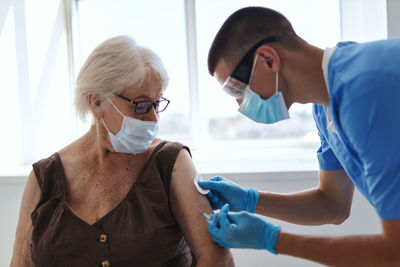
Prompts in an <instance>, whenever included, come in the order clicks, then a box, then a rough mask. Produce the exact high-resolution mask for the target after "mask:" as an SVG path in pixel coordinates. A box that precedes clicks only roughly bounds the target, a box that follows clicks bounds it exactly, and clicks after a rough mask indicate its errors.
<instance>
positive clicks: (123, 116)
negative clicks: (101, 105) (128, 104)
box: [101, 96, 125, 133]
mask: <svg viewBox="0 0 400 267" xmlns="http://www.w3.org/2000/svg"><path fill="white" fill-rule="evenodd" d="M107 100H108V101H110V103H111V105H112V106H113V107H114V108H115V110H116V111H118V113H119V114H121V116H122V118H125V115H124V114H122V112H121V111H119V109H118V108H117V107H116V106H115V104H114V103H113V102H112V101H111V99H110V98H109V97H108V96H107ZM101 122H102V123H103V125H104V127H106V129H107V131H108V132H109V133H111V131H110V129H108V127H107V125H106V123H105V122H104V120H103V118H101Z"/></svg>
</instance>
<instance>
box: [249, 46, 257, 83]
mask: <svg viewBox="0 0 400 267" xmlns="http://www.w3.org/2000/svg"><path fill="white" fill-rule="evenodd" d="M257 59H258V55H257V54H256V57H255V58H254V62H253V66H252V67H251V74H250V78H249V84H248V86H249V87H250V84H251V78H253V74H254V68H255V67H256V64H257Z"/></svg>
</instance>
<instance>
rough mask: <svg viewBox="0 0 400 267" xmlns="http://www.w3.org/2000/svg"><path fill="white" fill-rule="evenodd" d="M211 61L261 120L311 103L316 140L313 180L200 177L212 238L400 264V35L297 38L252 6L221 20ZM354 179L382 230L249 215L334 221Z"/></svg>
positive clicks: (324, 259)
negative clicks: (279, 183) (294, 183)
mask: <svg viewBox="0 0 400 267" xmlns="http://www.w3.org/2000/svg"><path fill="white" fill-rule="evenodd" d="M208 68H209V72H210V74H211V75H213V76H215V77H216V78H217V80H218V81H219V82H220V83H221V84H222V87H223V89H224V90H225V91H226V92H227V93H228V94H229V95H231V96H232V97H234V98H236V100H237V102H238V104H239V110H238V111H239V112H240V113H242V114H244V115H245V116H247V117H248V118H250V119H252V120H254V121H256V122H259V123H267V124H268V123H274V122H277V121H281V120H285V119H288V118H289V115H288V108H290V106H291V105H292V104H293V103H295V102H298V103H314V106H313V116H314V120H315V123H316V125H317V128H318V133H319V136H320V139H321V147H320V148H319V150H318V152H317V157H318V161H319V167H320V171H319V185H318V187H317V188H314V189H310V190H307V191H302V192H297V193H292V194H277V193H270V192H259V191H257V190H255V189H251V188H243V187H241V186H239V185H237V184H235V183H233V182H231V181H229V180H227V179H224V178H222V177H214V178H211V179H210V180H209V181H204V182H200V185H201V186H202V187H203V188H204V189H211V192H210V193H209V194H208V198H209V201H210V202H211V204H212V205H213V208H214V209H221V212H220V213H218V214H215V215H212V216H209V217H210V218H209V219H208V227H209V229H208V230H209V233H210V234H211V235H212V237H213V240H214V241H215V242H217V243H218V244H220V245H221V246H223V247H225V248H254V249H266V250H268V251H269V252H271V253H274V254H286V255H291V256H295V257H301V258H304V259H308V260H312V261H316V262H319V263H322V264H324V265H333V266H400V39H397V38H393V39H388V40H381V41H374V42H369V43H354V42H341V43H338V44H337V45H336V46H334V47H331V48H328V49H326V50H321V49H319V48H317V47H315V46H313V45H310V44H308V43H307V42H305V41H304V40H302V39H301V38H300V37H299V36H297V35H296V33H295V32H294V30H293V28H292V26H291V24H290V22H289V21H288V20H287V19H286V18H285V17H284V16H283V15H282V14H280V13H278V12H276V11H274V10H271V9H267V8H261V7H249V8H244V9H241V10H239V11H237V12H235V13H234V14H232V15H231V16H230V17H229V18H228V19H227V20H226V22H225V23H224V24H223V25H222V27H221V29H220V30H219V32H218V33H217V35H216V37H215V39H214V41H213V43H212V46H211V49H210V51H209V57H208ZM354 186H356V187H357V188H358V190H359V191H360V192H361V193H362V194H363V195H364V197H365V198H366V199H368V201H369V202H370V204H371V205H372V206H373V207H374V208H375V210H376V212H377V214H378V216H379V217H380V219H381V222H382V234H376V235H359V236H343V237H328V236H326V237H324V236H319V237H315V236H307V235H302V234H293V233H289V232H286V231H284V229H282V230H281V228H280V227H279V226H276V225H272V224H271V223H269V222H267V221H265V220H262V219H261V218H260V217H258V216H256V215H254V214H253V213H258V214H261V215H265V216H268V217H273V218H277V219H280V220H284V221H287V222H290V223H296V224H302V225H321V224H340V223H342V222H343V221H345V220H346V218H347V217H348V216H349V214H350V208H351V203H352V199H353V192H354ZM228 211H234V212H233V213H229V214H228Z"/></svg>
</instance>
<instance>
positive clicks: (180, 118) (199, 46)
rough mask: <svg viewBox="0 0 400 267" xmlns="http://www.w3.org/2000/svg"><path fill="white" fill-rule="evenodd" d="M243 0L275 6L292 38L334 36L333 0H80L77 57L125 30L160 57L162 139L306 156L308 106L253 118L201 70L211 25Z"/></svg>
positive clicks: (310, 137)
mask: <svg viewBox="0 0 400 267" xmlns="http://www.w3.org/2000/svg"><path fill="white" fill-rule="evenodd" d="M251 5H260V6H265V7H270V8H273V9H276V10H278V11H280V12H282V13H283V14H284V15H286V16H287V17H288V18H289V20H291V21H292V22H293V26H294V28H295V30H296V31H297V33H298V34H299V35H300V36H302V37H303V38H305V39H306V40H308V41H310V42H311V43H313V44H316V45H317V46H319V47H321V48H325V47H327V46H332V45H334V44H335V43H336V42H337V41H338V40H340V36H341V32H340V9H339V1H337V0H329V1H318V0H308V1H296V0H286V1H282V0H270V1H242V0H219V1H214V0H201V1H193V0H190V1H183V0H171V1H163V0H151V1H127V0H114V1H112V3H111V1H107V0H80V1H77V10H78V17H79V37H78V40H79V41H78V44H79V45H78V46H79V47H80V49H81V55H82V57H81V59H82V61H83V60H84V59H86V57H87V56H88V54H89V53H90V52H91V50H92V49H93V48H94V47H95V46H96V45H98V44H99V43H100V42H102V41H103V40H105V39H107V38H110V37H112V36H115V35H121V34H127V35H131V36H132V37H133V38H135V39H136V40H137V41H138V42H139V43H140V44H142V45H145V46H148V47H149V48H151V49H153V50H154V51H155V52H156V53H157V54H158V55H160V57H161V58H162V60H163V62H164V64H165V66H166V68H167V71H168V72H169V75H170V86H169V88H168V90H167V91H166V96H167V97H168V98H169V99H171V104H170V107H169V108H168V110H166V112H165V113H163V114H161V120H160V123H161V125H160V135H161V137H163V138H166V139H170V140H171V139H172V140H178V141H181V142H184V143H185V144H188V145H190V146H191V148H192V149H195V150H201V149H199V148H202V150H203V152H204V151H205V152H204V154H205V155H207V154H209V153H210V151H212V150H219V149H227V148H230V147H239V148H240V147H241V148H242V149H247V148H249V147H252V148H255V147H264V148H265V147H270V148H271V147H282V146H286V147H287V146H288V144H289V146H303V147H304V146H306V147H308V148H311V149H312V151H313V152H312V153H313V155H314V151H315V149H316V146H317V144H318V137H317V134H316V128H315V124H314V122H313V120H312V114H311V105H296V104H295V105H293V106H292V108H291V109H290V116H291V120H290V121H283V122H279V123H276V124H273V125H262V124H256V123H254V122H252V121H250V120H249V119H247V118H246V117H244V116H243V115H241V114H240V113H238V112H237V108H238V107H237V104H236V101H235V100H234V99H233V98H231V97H229V96H227V95H226V94H225V93H224V92H223V91H222V90H221V87H220V85H219V84H218V83H217V81H216V80H215V79H214V78H213V77H211V76H210V75H209V74H208V71H207V62H206V60H207V55H208V49H209V48H210V45H211V42H212V40H213V38H214V36H215V34H216V32H217V31H218V29H219V27H220V26H221V25H222V23H223V22H224V20H225V19H226V18H227V17H228V16H229V15H230V14H231V13H233V12H234V11H236V10H237V9H239V8H242V7H245V6H251ZM94 10H96V12H93V11H94ZM299 11H301V12H299ZM316 21H318V23H315V22H316ZM242 155H243V153H242ZM206 157H207V156H206Z"/></svg>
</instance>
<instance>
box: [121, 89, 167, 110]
mask: <svg viewBox="0 0 400 267" xmlns="http://www.w3.org/2000/svg"><path fill="white" fill-rule="evenodd" d="M115 95H116V96H118V97H120V98H122V99H123V100H125V101H128V102H129V103H131V104H134V105H135V109H134V111H135V114H140V115H143V114H147V113H149V112H150V110H151V108H149V109H148V110H147V111H146V112H144V113H139V112H137V111H136V109H137V106H138V104H140V103H145V102H147V103H151V104H152V107H153V108H154V110H155V111H156V112H157V113H160V112H163V111H164V110H166V109H167V107H168V105H169V103H170V102H171V101H170V100H169V99H166V98H165V97H161V98H160V100H157V101H155V102H152V101H149V100H141V101H135V100H133V99H130V98H127V97H125V96H122V95H120V94H115ZM163 101H167V105H165V108H164V109H163V110H157V109H158V106H159V104H160V102H163Z"/></svg>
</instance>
